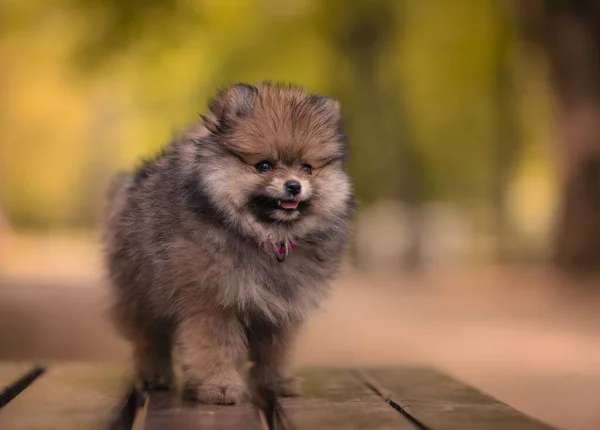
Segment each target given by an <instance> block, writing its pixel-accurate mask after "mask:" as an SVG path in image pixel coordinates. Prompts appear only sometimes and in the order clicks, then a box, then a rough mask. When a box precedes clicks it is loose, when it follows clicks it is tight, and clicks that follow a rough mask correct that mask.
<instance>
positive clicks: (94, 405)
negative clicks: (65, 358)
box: [0, 364, 128, 430]
mask: <svg viewBox="0 0 600 430" xmlns="http://www.w3.org/2000/svg"><path fill="white" fill-rule="evenodd" d="M127 385H128V381H127V378H126V370H125V367H123V366H119V365H102V366H99V365H89V364H60V365H56V366H49V367H48V369H47V371H46V373H45V374H44V375H42V376H41V377H40V378H39V379H38V380H36V381H35V383H33V384H31V385H30V386H29V387H28V388H27V389H25V390H24V391H23V392H22V393H21V394H20V395H18V396H17V397H16V398H15V399H14V400H13V401H11V402H10V403H8V405H6V407H4V408H3V409H2V410H1V411H0V428H1V429H2V430H20V429H27V430H42V429H43V430H55V429H56V430H58V429H62V430H70V429H73V430H74V429H86V430H87V429H89V430H94V429H103V430H104V429H106V428H107V426H109V424H110V423H111V422H112V420H113V419H114V416H115V414H116V413H118V412H119V410H120V408H121V407H122V406H123V401H124V397H125V393H126V388H127Z"/></svg>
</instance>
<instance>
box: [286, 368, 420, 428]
mask: <svg viewBox="0 0 600 430" xmlns="http://www.w3.org/2000/svg"><path fill="white" fill-rule="evenodd" d="M298 375H299V377H300V378H301V379H302V380H303V383H302V389H303V394H302V397H300V398H290V399H282V400H281V405H282V407H283V410H284V412H285V415H286V417H288V418H289V419H290V420H291V421H292V422H293V424H294V427H295V428H298V429H299V430H302V429H307V430H308V429H310V430H328V429H346V430H359V429H362V430H383V429H398V430H414V427H413V426H412V425H411V424H410V423H409V422H408V421H407V420H406V419H405V418H404V417H402V415H401V414H399V413H398V412H397V411H395V410H394V409H393V408H391V407H390V406H389V405H388V404H386V403H385V402H384V401H383V400H382V399H381V398H380V397H378V396H377V395H375V394H374V393H373V392H372V391H371V390H369V389H368V388H367V387H366V386H365V385H364V384H363V383H362V382H361V381H359V380H358V379H357V378H356V377H355V376H354V375H353V374H352V373H351V372H350V371H347V370H343V369H329V368H315V369H305V370H301V371H300V372H299V374H298Z"/></svg>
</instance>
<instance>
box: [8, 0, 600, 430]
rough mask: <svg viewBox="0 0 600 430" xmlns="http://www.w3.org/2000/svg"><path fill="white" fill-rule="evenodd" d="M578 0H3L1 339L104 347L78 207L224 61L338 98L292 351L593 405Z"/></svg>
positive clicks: (594, 131) (535, 401) (36, 348)
mask: <svg viewBox="0 0 600 430" xmlns="http://www.w3.org/2000/svg"><path fill="white" fill-rule="evenodd" d="M595 3H596V2H594V1H591V0H589V1H579V2H572V3H570V2H553V1H544V0H522V1H508V0H464V1H454V0H428V1H408V0H396V1H392V0H388V1H385V0H371V1H355V2H351V1H342V0H328V1H317V0H286V1H277V0H221V1H219V0H188V1H184V0H163V1H156V0H153V1H146V2H137V1H134V0H54V1H51V0H29V1H19V0H4V1H2V2H1V3H0V282H1V286H0V287H1V289H0V300H1V301H0V357H1V358H3V359H10V358H27V359H34V358H35V359H44V358H49V359H85V360H121V359H124V358H126V357H127V355H128V347H127V345H126V344H124V343H123V342H121V341H120V340H119V339H117V338H116V337H115V335H114V334H113V333H112V330H111V327H110V325H109V324H108V322H107V321H106V319H105V317H104V312H105V308H106V306H105V305H106V288H105V284H104V282H103V279H102V276H103V275H102V264H101V259H100V252H99V245H98V242H97V236H98V231H97V225H98V221H99V215H100V214H101V210H102V207H103V204H104V200H103V197H104V190H105V187H106V184H107V181H108V180H109V179H110V176H111V175H112V174H113V173H114V172H115V171H116V170H119V169H131V168H132V167H133V166H134V165H135V164H136V163H137V162H138V161H139V159H140V158H141V157H148V156H151V155H152V154H153V153H155V152H156V151H157V150H158V149H159V148H160V147H161V146H162V145H164V144H166V143H167V142H168V141H169V139H170V138H171V137H172V136H173V135H174V133H176V132H177V131H179V130H181V129H182V128H183V127H185V126H186V125H188V124H190V122H192V121H194V120H196V118H197V117H198V114H199V113H202V112H203V111H204V110H205V109H206V103H207V101H208V100H209V98H210V97H211V96H212V95H213V94H214V93H215V91H216V90H217V89H218V88H220V87H222V86H225V85H227V84H230V83H233V82H237V81H247V82H255V81H258V80H264V79H269V80H276V81H287V82H293V83H296V84H301V85H302V86H304V87H306V88H307V89H308V90H310V91H312V92H317V93H323V94H327V95H331V96H334V97H336V98H338V99H339V100H340V101H341V103H342V110H343V113H344V115H345V123H346V128H347V131H348V134H349V137H350V144H351V157H350V159H349V169H350V173H351V175H352V178H353V181H354V183H355V187H356V191H357V194H358V198H359V201H360V209H359V213H358V215H357V217H356V222H355V240H354V243H353V248H352V253H351V263H350V265H349V267H348V268H347V270H346V271H345V273H344V275H343V276H342V277H341V279H340V280H339V281H338V282H337V283H336V285H335V287H336V288H335V290H334V294H333V296H332V298H331V299H330V300H329V302H328V303H327V305H326V306H325V307H324V309H323V310H322V311H321V312H320V313H319V314H318V315H317V316H316V317H315V319H314V320H313V321H312V322H311V324H310V325H309V327H308V328H307V331H306V334H305V336H304V338H303V340H302V342H301V344H300V346H299V348H298V360H299V362H300V363H323V362H329V363H338V364H339V363H344V364H348V363H350V362H352V363H363V362H386V363H404V362H417V363H432V364H434V365H436V366H438V367H440V368H442V369H444V370H446V371H448V372H450V373H451V374H453V375H455V376H457V377H460V378H462V379H464V380H466V381H468V382H469V383H472V384H474V385H476V386H477V387H478V388H480V389H482V390H484V391H486V392H488V393H491V394H493V395H495V396H497V397H499V398H500V399H501V400H504V401H507V402H509V403H510V404H511V405H513V406H516V407H518V408H520V409H521V410H523V411H525V412H528V413H530V414H533V415H534V416H536V417H538V418H541V419H543V420H545V421H547V422H549V423H551V424H555V425H558V426H561V428H569V429H581V430H583V429H589V430H592V429H598V428H600V401H599V400H597V399H600V341H599V337H598V334H599V330H600V324H599V323H600V317H598V315H597V314H598V306H600V300H599V298H598V297H597V295H596V290H598V285H600V281H598V280H597V278H596V277H595V276H594V273H595V271H597V270H598V268H600V264H599V262H600V157H599V154H600V152H598V150H599V149H600V127H599V126H598V124H600V37H599V36H598V33H600V22H596V21H597V16H600V14H599V12H598V10H597V7H596V6H595Z"/></svg>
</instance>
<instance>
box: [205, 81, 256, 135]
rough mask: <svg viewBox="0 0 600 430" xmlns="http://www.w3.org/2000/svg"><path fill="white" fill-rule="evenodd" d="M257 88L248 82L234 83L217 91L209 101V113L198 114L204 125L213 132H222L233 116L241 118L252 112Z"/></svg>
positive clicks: (228, 125) (229, 124)
mask: <svg viewBox="0 0 600 430" xmlns="http://www.w3.org/2000/svg"><path fill="white" fill-rule="evenodd" d="M257 95H258V89H257V88H256V87H254V86H252V85H248V84H242V83H238V84H234V85H231V86H230V87H228V88H225V89H224V90H221V91H219V93H218V94H217V96H216V97H215V98H214V99H213V100H211V101H210V103H209V104H208V108H209V110H210V113H208V114H206V115H200V116H201V118H202V120H203V122H204V126H205V127H206V128H207V129H208V130H209V131H210V132H211V133H213V134H219V133H223V131H225V130H227V129H228V128H229V127H230V126H231V122H232V120H234V119H235V118H243V117H245V116H247V115H249V114H250V113H251V112H252V107H253V106H254V100H255V99H256V96H257Z"/></svg>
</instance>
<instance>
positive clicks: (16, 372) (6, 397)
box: [0, 363, 44, 408]
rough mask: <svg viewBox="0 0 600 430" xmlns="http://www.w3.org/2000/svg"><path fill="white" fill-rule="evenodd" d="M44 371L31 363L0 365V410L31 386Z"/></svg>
mask: <svg viewBox="0 0 600 430" xmlns="http://www.w3.org/2000/svg"><path fill="white" fill-rule="evenodd" d="M43 372H44V369H43V368H42V367H39V366H34V365H32V364H31V363H2V364H0V408H2V407H4V406H6V405H7V404H8V403H9V402H10V401H12V400H13V399H14V398H15V397H16V396H18V395H19V394H20V393H21V392H22V391H23V390H24V389H26V388H27V387H28V386H29V385H30V384H32V383H33V382H34V381H35V380H36V379H37V378H38V377H39V376H40V375H41V374H42V373H43Z"/></svg>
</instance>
